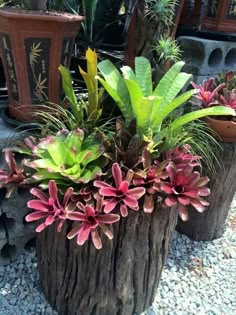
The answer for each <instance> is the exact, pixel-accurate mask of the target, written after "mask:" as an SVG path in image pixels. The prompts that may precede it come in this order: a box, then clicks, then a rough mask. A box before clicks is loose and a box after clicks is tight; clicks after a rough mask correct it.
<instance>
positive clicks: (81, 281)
mask: <svg viewBox="0 0 236 315" xmlns="http://www.w3.org/2000/svg"><path fill="white" fill-rule="evenodd" d="M176 222H177V211H176V209H163V208H157V207H156V209H155V210H154V212H153V213H152V214H146V213H144V212H143V211H139V212H138V213H137V212H134V211H130V213H129V216H128V217H127V218H121V220H120V221H119V222H117V223H116V224H114V227H113V233H114V238H113V240H109V239H107V238H106V237H102V242H103V247H102V249H100V250H97V249H95V247H94V245H93V244H92V242H90V241H89V242H86V244H85V245H83V246H82V247H80V246H78V245H77V244H76V240H75V239H73V240H68V239H67V238H66V235H67V233H68V231H69V228H70V226H69V223H66V224H65V225H64V227H63V229H62V232H61V233H57V231H56V225H55V224H54V225H52V226H50V227H48V228H47V229H45V230H44V231H43V232H41V233H40V234H39V235H38V239H37V252H38V266H39V273H40V278H41V284H42V288H43V291H44V293H45V296H46V298H47V299H48V301H49V303H50V304H51V306H52V307H53V308H55V309H56V310H57V311H58V313H59V314H60V315H81V314H86V315H115V314H117V315H118V314H119V315H133V314H134V313H135V314H140V313H141V312H142V311H144V310H145V309H146V308H147V307H148V306H149V305H151V304H152V303H153V300H154V297H155V294H156V290H157V286H158V283H159V279H160V275H161V271H162V268H163V265H164V261H165V257H166V255H167V252H168V246H169V243H170V240H171V237H172V234H173V232H174V229H175V226H176Z"/></svg>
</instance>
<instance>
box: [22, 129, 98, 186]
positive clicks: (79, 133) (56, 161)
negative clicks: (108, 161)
mask: <svg viewBox="0 0 236 315" xmlns="http://www.w3.org/2000/svg"><path fill="white" fill-rule="evenodd" d="M103 152H104V147H103V146H102V145H101V144H100V143H99V141H98V140H97V139H95V137H92V136H90V137H87V138H86V137H85V135H84V131H83V130H81V129H76V130H73V131H70V132H68V131H65V130H62V131H60V132H59V133H57V134H56V135H55V136H47V137H46V138H44V139H42V140H40V142H39V143H38V144H37V145H36V146H35V147H34V148H33V156H32V157H33V159H32V160H26V161H25V165H26V166H28V167H30V168H33V169H36V173H34V175H33V178H34V179H35V180H37V181H39V182H40V183H41V186H42V187H46V186H47V184H48V182H49V181H50V180H51V179H55V180H56V181H57V184H58V185H60V186H70V185H73V183H87V182H89V181H91V180H92V179H94V178H95V177H96V176H97V175H98V174H101V173H102V170H101V167H102V166H103V163H104V160H103V159H102V158H101V156H102V154H103Z"/></svg>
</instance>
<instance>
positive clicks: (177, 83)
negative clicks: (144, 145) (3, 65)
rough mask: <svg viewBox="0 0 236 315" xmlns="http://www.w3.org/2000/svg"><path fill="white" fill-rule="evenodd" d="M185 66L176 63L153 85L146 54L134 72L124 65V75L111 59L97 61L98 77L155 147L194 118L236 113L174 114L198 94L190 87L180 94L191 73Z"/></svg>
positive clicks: (208, 110) (218, 108)
mask: <svg viewBox="0 0 236 315" xmlns="http://www.w3.org/2000/svg"><path fill="white" fill-rule="evenodd" d="M183 65H184V63H183V62H177V63H176V64H174V65H173V66H172V67H171V69H170V70H169V71H168V72H167V73H166V74H165V75H164V77H163V78H162V79H161V81H160V82H159V83H158V84H157V86H156V87H153V83H152V71H151V65H150V62H149V60H148V59H146V58H144V57H136V58H135V70H134V71H133V70H132V69H131V68H130V67H129V66H124V67H122V68H121V72H122V75H121V74H120V72H119V71H118V70H117V69H116V67H115V66H114V65H113V64H112V62H111V61H109V60H105V61H102V62H100V63H99V64H98V68H99V70H100V73H101V76H100V77H98V79H99V81H100V82H101V84H102V85H103V86H104V88H105V89H106V90H107V92H108V93H109V94H110V96H111V97H112V98H113V99H114V101H115V102H116V104H117V105H118V107H119V108H120V110H121V112H122V115H123V117H124V119H125V121H126V123H127V124H129V123H130V122H131V121H132V120H133V119H135V120H136V125H137V133H138V134H139V136H140V137H141V139H145V140H146V141H148V142H150V143H152V146H153V145H154V146H158V144H160V143H163V142H164V141H165V137H166V136H167V135H171V134H172V133H173V132H175V131H176V130H178V129H180V128H181V127H182V126H184V125H185V124H188V123H189V122H191V121H193V120H195V119H198V118H201V117H204V116H208V115H235V113H234V111H233V110H232V109H229V108H226V107H224V106H214V107H210V108H204V109H200V110H197V111H194V112H191V113H187V114H185V115H182V116H181V117H178V118H174V117H172V116H173V115H172V114H173V112H174V110H175V109H177V108H178V107H179V106H180V105H182V104H183V103H184V102H186V101H187V100H189V99H190V98H191V97H192V96H193V95H194V94H196V93H197V90H190V91H187V92H185V93H183V94H180V95H179V96H178V94H179V93H180V92H181V90H182V88H183V87H184V86H185V85H186V84H187V82H188V81H189V80H190V78H191V75H190V74H187V73H184V72H181V69H182V67H183ZM167 120H168V124H167V123H166V121H167ZM176 145H177V143H174V144H173V146H174V147H175V146H176Z"/></svg>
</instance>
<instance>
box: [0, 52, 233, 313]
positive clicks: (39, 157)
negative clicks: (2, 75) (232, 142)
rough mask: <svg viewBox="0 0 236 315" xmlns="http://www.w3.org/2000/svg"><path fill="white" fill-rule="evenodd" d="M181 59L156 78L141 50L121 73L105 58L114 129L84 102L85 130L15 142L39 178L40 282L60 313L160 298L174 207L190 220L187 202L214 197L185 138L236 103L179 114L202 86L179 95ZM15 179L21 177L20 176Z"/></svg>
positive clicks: (125, 309) (5, 181)
mask: <svg viewBox="0 0 236 315" xmlns="http://www.w3.org/2000/svg"><path fill="white" fill-rule="evenodd" d="M182 66H183V63H181V62H180V63H177V64H175V65H174V66H173V67H172V68H171V69H170V70H169V71H168V72H167V74H166V75H165V76H164V77H163V78H162V80H161V81H160V82H159V84H158V85H157V86H153V84H152V80H151V66H150V63H149V61H148V60H147V59H146V58H144V57H137V58H136V60H135V70H134V71H133V70H132V69H131V68H129V67H127V66H126V67H123V68H122V69H121V73H122V74H121V73H120V72H119V71H118V70H117V69H116V67H115V66H114V65H113V64H112V63H111V62H109V61H103V62H101V63H99V64H98V69H99V76H97V77H96V79H97V80H99V81H100V83H101V84H102V85H103V87H104V88H105V89H106V90H107V92H108V93H109V94H110V95H111V97H112V98H113V99H114V101H115V104H116V105H117V106H118V107H119V109H120V112H121V114H120V115H112V113H111V115H110V122H109V128H108V127H104V123H103V122H102V118H101V117H102V116H100V117H99V118H98V119H97V125H94V128H91V124H90V123H91V120H90V121H89V116H86V115H87V111H86V110H84V116H83V124H82V125H81V126H80V129H79V130H71V131H66V130H62V131H60V132H59V134H58V133H53V134H52V132H49V131H48V135H47V137H46V139H43V140H42V139H40V138H41V137H40V136H39V139H37V138H32V137H30V138H27V139H26V140H25V144H24V145H21V147H20V148H18V149H17V150H18V151H21V152H24V153H25V154H27V153H28V154H29V155H30V162H29V161H28V160H27V159H26V161H24V164H25V165H27V167H29V168H30V169H31V171H30V172H29V173H25V172H24V169H22V168H21V169H20V172H21V173H23V175H21V177H20V178H22V181H23V182H24V184H25V183H26V184H27V182H28V185H32V186H33V188H32V189H31V193H32V195H33V196H34V198H33V199H32V200H31V201H29V203H28V206H29V207H30V208H31V209H33V212H32V213H30V214H29V215H28V216H27V217H26V220H27V221H37V220H39V225H38V227H37V232H39V234H38V237H37V238H38V241H37V251H38V259H39V261H38V266H39V271H40V278H41V284H42V287H43V291H44V293H45V295H46V297H47V299H48V300H49V302H50V303H51V305H52V306H53V307H55V308H56V309H57V310H58V311H59V312H60V313H61V314H68V315H75V314H78V312H79V313H81V314H89V315H90V314H91V315H92V314H95V313H96V314H117V313H119V314H123V315H128V314H130V315H131V314H134V313H141V312H142V311H144V310H145V309H146V308H147V307H148V305H150V304H152V302H153V300H154V297H155V292H156V289H157V286H158V281H159V278H160V273H161V269H162V267H163V262H164V259H165V256H166V254H167V251H168V245H169V241H170V239H171V235H172V233H173V231H174V228H175V225H176V220H177V213H179V215H180V217H181V218H182V219H183V220H187V218H188V206H193V207H194V208H195V209H196V210H197V211H199V212H203V211H204V210H205V208H206V206H207V205H208V202H207V200H206V199H205V197H206V196H208V195H209V193H210V191H209V189H208V188H207V187H206V184H207V182H208V178H207V177H204V176H201V174H200V159H201V157H200V155H199V154H197V152H195V151H194V150H193V149H192V148H191V146H190V145H189V143H190V144H192V143H194V141H196V138H195V137H194V134H193V133H191V125H190V126H189V123H190V124H191V122H192V121H193V120H194V119H197V118H199V117H203V116H204V115H208V114H209V113H210V114H212V115H217V114H224V115H232V110H231V109H228V108H225V107H222V106H219V107H214V108H210V109H201V110H199V111H197V112H194V113H191V114H186V115H184V116H182V117H175V116H174V110H175V109H176V108H177V107H178V106H180V105H181V104H182V103H183V102H185V101H186V100H188V99H189V98H190V97H192V95H194V93H196V92H197V91H195V90H192V91H188V92H186V93H184V94H180V95H179V96H177V95H178V94H179V92H180V91H181V89H182V87H183V86H184V85H185V83H186V82H187V81H188V80H189V78H190V75H188V74H186V73H182V72H181V68H182ZM87 106H89V105H88V104H87ZM105 106H106V104H104V107H105ZM77 110H78V111H79V110H83V109H82V108H80V107H78V108H77ZM81 116H82V115H80V116H79V117H81ZM196 125H197V123H195V126H196ZM105 126H106V125H105ZM208 137H209V138H210V136H208ZM72 140H73V141H72ZM13 159H14V157H13V155H11V160H12V161H13ZM14 165H15V164H14V163H13V162H12V163H10V164H9V166H10V170H9V171H5V172H4V173H2V176H0V180H1V182H2V186H4V185H5V186H6V187H8V185H9V183H10V184H11V187H12V185H14V180H12V176H13V175H15V173H17V174H18V173H19V172H18V171H17V169H16V167H13V166H14ZM93 170H94V171H93ZM29 174H30V175H29ZM85 174H89V176H87V175H86V176H85ZM0 175H1V173H0ZM13 178H16V180H15V185H16V186H17V185H19V176H15V177H14V176H13ZM32 178H33V180H32ZM20 182H21V181H20ZM39 186H40V187H41V188H40V187H39ZM42 189H43V190H42ZM150 257H152V259H150ZM104 266H105V268H104ZM54 290H56V292H57V294H54V292H55V291H54Z"/></svg>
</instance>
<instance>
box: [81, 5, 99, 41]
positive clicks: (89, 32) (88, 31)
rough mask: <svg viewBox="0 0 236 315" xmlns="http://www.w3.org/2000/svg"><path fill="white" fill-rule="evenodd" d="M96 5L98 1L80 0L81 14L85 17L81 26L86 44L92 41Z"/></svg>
mask: <svg viewBox="0 0 236 315" xmlns="http://www.w3.org/2000/svg"><path fill="white" fill-rule="evenodd" d="M97 3H98V0H82V7H83V14H84V15H85V20H84V21H83V22H82V26H83V29H84V33H85V34H84V35H85V37H86V39H87V41H88V43H92V41H93V24H94V19H95V13H96V7H97Z"/></svg>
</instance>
